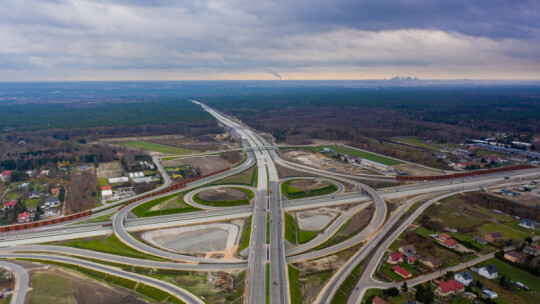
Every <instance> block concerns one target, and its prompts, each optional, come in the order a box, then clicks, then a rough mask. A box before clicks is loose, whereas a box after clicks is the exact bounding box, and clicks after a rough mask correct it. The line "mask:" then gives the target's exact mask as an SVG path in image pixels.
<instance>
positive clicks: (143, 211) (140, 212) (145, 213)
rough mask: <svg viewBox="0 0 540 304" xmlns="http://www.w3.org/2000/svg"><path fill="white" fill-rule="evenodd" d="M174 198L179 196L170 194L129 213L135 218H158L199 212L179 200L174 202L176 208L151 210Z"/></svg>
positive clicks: (197, 209)
mask: <svg viewBox="0 0 540 304" xmlns="http://www.w3.org/2000/svg"><path fill="white" fill-rule="evenodd" d="M174 197H179V194H177V193H175V194H171V195H167V196H163V197H160V198H156V199H154V200H151V201H148V202H146V203H144V204H141V205H139V206H137V207H135V208H133V210H131V213H133V214H135V215H136V216H137V217H150V216H158V215H167V214H176V213H186V212H195V211H201V210H202V209H199V208H196V207H193V206H191V205H188V204H186V203H184V202H183V201H181V200H180V199H179V198H177V199H176V202H177V204H178V206H177V207H174V208H169V209H162V210H152V211H150V209H152V207H154V206H157V205H159V204H161V203H164V202H166V201H168V200H171V199H173V198H174Z"/></svg>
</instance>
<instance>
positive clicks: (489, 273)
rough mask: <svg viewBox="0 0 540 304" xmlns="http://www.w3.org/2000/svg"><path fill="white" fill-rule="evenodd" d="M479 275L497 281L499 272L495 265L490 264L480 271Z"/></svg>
mask: <svg viewBox="0 0 540 304" xmlns="http://www.w3.org/2000/svg"><path fill="white" fill-rule="evenodd" d="M478 274H479V275H481V276H483V277H484V278H487V279H490V280H491V279H496V278H497V276H498V274H499V271H498V270H497V267H495V265H493V264H489V265H486V266H483V267H480V268H479V269H478Z"/></svg>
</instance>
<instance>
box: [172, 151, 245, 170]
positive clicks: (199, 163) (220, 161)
mask: <svg viewBox="0 0 540 304" xmlns="http://www.w3.org/2000/svg"><path fill="white" fill-rule="evenodd" d="M166 165H167V166H184V165H189V166H190V167H191V168H199V169H200V170H201V174H203V175H204V174H208V173H212V172H215V171H218V170H221V169H225V168H231V167H233V166H234V165H236V163H231V162H229V161H228V160H226V159H224V158H223V157H221V156H219V155H208V156H194V157H186V158H182V159H178V160H174V161H168V162H167V163H166Z"/></svg>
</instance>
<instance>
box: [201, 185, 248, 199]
mask: <svg viewBox="0 0 540 304" xmlns="http://www.w3.org/2000/svg"><path fill="white" fill-rule="evenodd" d="M199 197H200V198H202V199H204V200H207V201H232V200H242V199H248V196H247V194H246V193H245V192H243V191H241V190H238V189H234V188H217V189H209V190H204V191H202V192H199Z"/></svg>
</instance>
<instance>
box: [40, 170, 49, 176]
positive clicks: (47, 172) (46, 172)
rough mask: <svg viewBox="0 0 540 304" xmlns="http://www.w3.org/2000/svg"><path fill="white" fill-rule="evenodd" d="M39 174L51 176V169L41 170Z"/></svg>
mask: <svg viewBox="0 0 540 304" xmlns="http://www.w3.org/2000/svg"><path fill="white" fill-rule="evenodd" d="M40 174H42V175H45V176H47V177H49V176H51V171H50V170H41V172H40Z"/></svg>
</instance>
